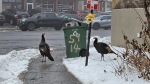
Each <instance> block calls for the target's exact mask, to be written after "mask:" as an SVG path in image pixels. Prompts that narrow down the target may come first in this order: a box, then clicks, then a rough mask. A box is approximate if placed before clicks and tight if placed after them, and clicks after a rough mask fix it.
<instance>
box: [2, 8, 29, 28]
mask: <svg viewBox="0 0 150 84" xmlns="http://www.w3.org/2000/svg"><path fill="white" fill-rule="evenodd" d="M2 14H3V15H4V16H5V21H6V22H7V23H10V24H11V25H16V24H17V19H20V18H22V17H25V18H28V17H30V15H29V14H28V12H27V11H26V10H16V9H6V10H5V11H3V12H2Z"/></svg>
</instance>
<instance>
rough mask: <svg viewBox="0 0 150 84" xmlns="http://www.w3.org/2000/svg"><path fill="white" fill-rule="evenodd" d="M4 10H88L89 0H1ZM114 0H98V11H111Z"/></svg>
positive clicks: (60, 11)
mask: <svg viewBox="0 0 150 84" xmlns="http://www.w3.org/2000/svg"><path fill="white" fill-rule="evenodd" d="M1 1H2V5H1V6H2V8H1V9H2V10H5V9H10V8H17V9H25V10H31V9H39V10H41V11H54V12H59V13H64V12H66V11H68V10H82V11H83V10H88V9H87V8H86V3H87V0H0V2H1ZM111 4H112V0H98V10H97V11H103V12H105V11H110V10H111Z"/></svg>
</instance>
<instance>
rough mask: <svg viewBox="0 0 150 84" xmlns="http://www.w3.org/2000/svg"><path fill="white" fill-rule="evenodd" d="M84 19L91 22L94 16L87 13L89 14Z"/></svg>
mask: <svg viewBox="0 0 150 84" xmlns="http://www.w3.org/2000/svg"><path fill="white" fill-rule="evenodd" d="M85 19H86V21H88V22H92V21H93V20H94V19H95V17H94V15H93V14H92V13H89V14H88V15H87V16H86V17H85Z"/></svg>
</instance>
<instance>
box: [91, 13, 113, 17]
mask: <svg viewBox="0 0 150 84" xmlns="http://www.w3.org/2000/svg"><path fill="white" fill-rule="evenodd" d="M100 15H111V13H109V12H99V13H96V14H94V16H95V17H98V16H100Z"/></svg>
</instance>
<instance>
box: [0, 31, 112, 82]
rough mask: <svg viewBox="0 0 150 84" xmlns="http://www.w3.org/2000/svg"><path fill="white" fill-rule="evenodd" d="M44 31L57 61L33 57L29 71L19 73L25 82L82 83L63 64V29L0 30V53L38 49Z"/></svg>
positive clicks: (94, 32)
mask: <svg viewBox="0 0 150 84" xmlns="http://www.w3.org/2000/svg"><path fill="white" fill-rule="evenodd" d="M42 33H45V38H46V42H47V43H48V44H49V46H50V48H54V50H52V51H51V54H52V56H53V57H54V59H55V61H54V62H51V61H47V62H46V63H42V62H41V60H42V57H41V56H39V58H37V59H32V60H31V63H30V64H29V67H28V72H23V73H22V74H20V75H19V78H20V79H21V80H22V81H23V82H24V84H82V83H81V82H80V81H79V80H78V79H76V78H75V77H74V76H73V75H72V74H70V73H69V72H68V71H67V69H66V67H65V66H64V65H63V64H62V58H64V57H65V55H66V52H65V47H64V46H65V42H64V33H63V30H60V31H55V30H53V29H49V30H37V31H27V32H22V31H19V30H18V31H16V30H13V31H9V30H7V31H5V32H0V54H7V53H8V52H10V51H12V50H22V49H28V48H35V49H38V45H39V43H40V40H41V34H42ZM91 35H92V36H94V35H98V36H101V37H105V36H110V35H111V31H110V30H104V29H99V30H92V32H91Z"/></svg>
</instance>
